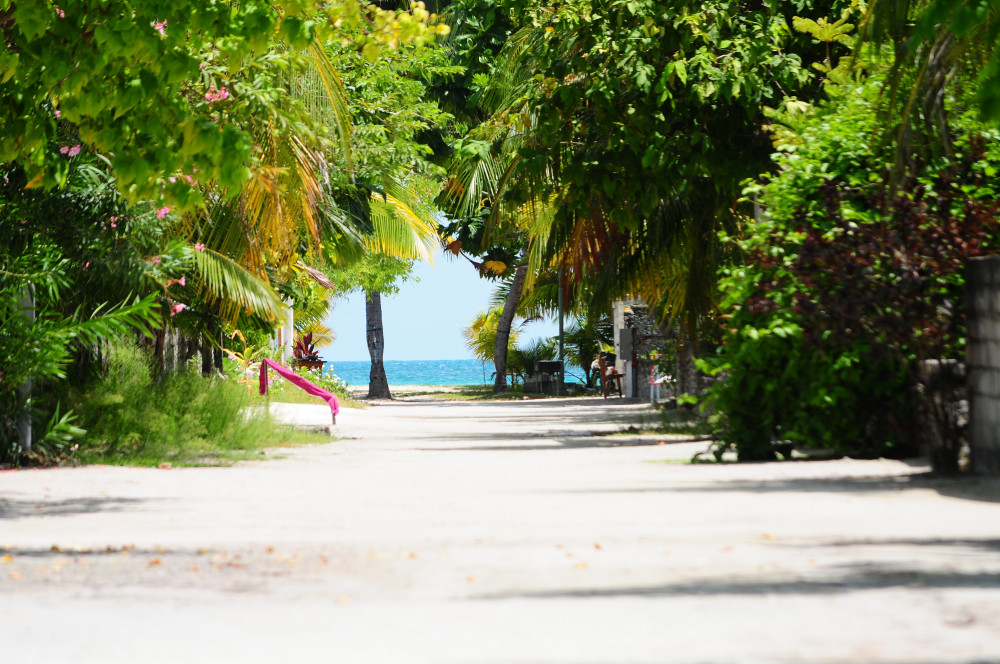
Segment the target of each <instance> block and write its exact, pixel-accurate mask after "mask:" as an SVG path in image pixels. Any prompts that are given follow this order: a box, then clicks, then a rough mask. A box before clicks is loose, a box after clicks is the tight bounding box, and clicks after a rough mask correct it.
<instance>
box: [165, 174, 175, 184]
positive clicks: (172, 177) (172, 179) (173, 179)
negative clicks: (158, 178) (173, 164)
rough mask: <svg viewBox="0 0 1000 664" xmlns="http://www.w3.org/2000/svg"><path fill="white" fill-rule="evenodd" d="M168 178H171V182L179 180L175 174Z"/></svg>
mask: <svg viewBox="0 0 1000 664" xmlns="http://www.w3.org/2000/svg"><path fill="white" fill-rule="evenodd" d="M167 179H168V180H170V182H171V183H173V182H177V178H175V177H174V176H173V175H171V176H170V177H168V178H167Z"/></svg>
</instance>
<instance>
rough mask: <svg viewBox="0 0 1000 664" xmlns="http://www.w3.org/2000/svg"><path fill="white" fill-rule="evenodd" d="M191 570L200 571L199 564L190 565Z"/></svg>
mask: <svg viewBox="0 0 1000 664" xmlns="http://www.w3.org/2000/svg"><path fill="white" fill-rule="evenodd" d="M191 571H192V572H200V571H201V565H191Z"/></svg>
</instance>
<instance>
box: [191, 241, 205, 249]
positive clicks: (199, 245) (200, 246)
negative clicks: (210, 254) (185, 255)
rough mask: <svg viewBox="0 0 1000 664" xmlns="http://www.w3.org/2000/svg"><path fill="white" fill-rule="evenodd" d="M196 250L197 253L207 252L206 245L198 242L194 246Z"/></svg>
mask: <svg viewBox="0 0 1000 664" xmlns="http://www.w3.org/2000/svg"><path fill="white" fill-rule="evenodd" d="M194 250H195V251H205V245H203V244H202V243H201V242H196V243H195V245H194Z"/></svg>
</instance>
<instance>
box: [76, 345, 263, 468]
mask: <svg viewBox="0 0 1000 664" xmlns="http://www.w3.org/2000/svg"><path fill="white" fill-rule="evenodd" d="M152 360H153V358H152V357H151V355H150V354H149V353H148V352H147V351H145V350H144V349H141V348H139V347H138V346H137V345H136V344H135V343H133V342H131V341H129V340H126V339H121V338H119V339H116V340H115V341H113V342H112V343H111V344H110V346H109V348H108V352H107V369H106V370H105V371H104V372H103V374H102V375H101V376H100V377H99V378H98V379H96V380H94V381H92V382H90V383H89V384H87V386H86V387H84V388H83V389H80V390H75V391H74V392H73V393H72V395H71V403H73V405H74V408H75V410H77V411H78V412H79V413H80V421H79V424H80V426H81V427H82V428H84V429H86V433H85V434H84V435H83V436H82V438H81V439H80V440H79V441H78V444H79V450H78V451H77V452H76V456H77V457H78V458H79V459H80V460H81V461H84V462H102V463H127V464H135V465H149V464H158V463H160V462H162V461H172V462H175V463H176V462H182V463H183V462H195V461H205V460H207V459H209V458H212V457H217V456H219V455H220V454H222V455H223V456H225V455H226V454H232V453H238V452H245V451H249V450H255V449H258V448H260V447H263V446H265V445H267V444H276V443H277V442H279V441H280V438H281V435H280V428H279V426H278V425H277V424H276V423H275V422H274V421H272V420H271V418H270V416H269V414H268V413H267V411H266V410H265V409H263V408H251V404H252V403H253V401H252V396H251V393H250V391H249V390H247V389H246V387H245V386H244V385H242V384H240V383H239V382H237V381H234V380H226V379H222V378H219V377H211V378H207V377H203V376H201V375H200V374H198V373H196V372H194V371H182V372H178V373H175V374H170V375H166V376H162V377H161V378H160V379H159V380H157V379H156V378H155V372H154V367H153V361H152Z"/></svg>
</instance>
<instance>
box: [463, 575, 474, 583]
mask: <svg viewBox="0 0 1000 664" xmlns="http://www.w3.org/2000/svg"><path fill="white" fill-rule="evenodd" d="M465 582H466V583H475V582H476V577H474V576H467V577H465Z"/></svg>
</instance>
